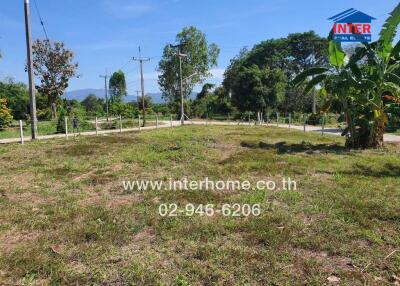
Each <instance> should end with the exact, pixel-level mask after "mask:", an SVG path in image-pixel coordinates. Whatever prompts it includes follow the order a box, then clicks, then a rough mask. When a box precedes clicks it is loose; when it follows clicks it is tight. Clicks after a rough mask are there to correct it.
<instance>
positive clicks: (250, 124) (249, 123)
mask: <svg viewBox="0 0 400 286" xmlns="http://www.w3.org/2000/svg"><path fill="white" fill-rule="evenodd" d="M249 125H251V119H250V112H249Z"/></svg>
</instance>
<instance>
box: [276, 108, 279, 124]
mask: <svg viewBox="0 0 400 286" xmlns="http://www.w3.org/2000/svg"><path fill="white" fill-rule="evenodd" d="M276 127H279V112H277V113H276Z"/></svg>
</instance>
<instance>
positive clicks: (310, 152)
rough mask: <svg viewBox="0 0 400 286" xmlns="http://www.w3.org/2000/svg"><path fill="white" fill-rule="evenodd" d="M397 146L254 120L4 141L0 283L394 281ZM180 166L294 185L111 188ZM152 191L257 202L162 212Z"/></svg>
mask: <svg viewBox="0 0 400 286" xmlns="http://www.w3.org/2000/svg"><path fill="white" fill-rule="evenodd" d="M399 153H400V148H399V146H396V145H387V146H386V147H385V149H382V150H367V151H348V150H346V149H345V148H344V147H343V139H342V138H340V137H336V136H324V137H323V136H321V135H318V134H311V133H307V134H304V133H302V132H297V131H293V130H292V131H289V130H285V129H278V128H272V127H270V128H264V127H255V126H252V127H248V126H229V127H228V126H223V127H217V126H208V127H205V126H185V127H178V128H172V129H160V130H158V131H150V132H142V133H131V134H123V135H116V134H114V135H112V136H111V135H110V136H99V137H87V138H84V137H78V138H76V140H73V139H70V140H69V141H67V140H65V139H57V140H51V141H41V142H33V143H27V144H26V145H24V146H20V145H17V144H16V145H2V146H0V158H1V168H0V253H1V255H0V284H11V285H14V284H18V285H20V284H22V285H49V284H51V285H324V284H328V283H329V282H328V280H327V279H328V277H330V276H335V277H338V278H340V279H341V280H340V283H341V285H375V284H378V285H386V284H390V283H394V282H396V279H397V278H396V277H399V276H400V252H399V251H397V252H393V251H395V250H399V248H400V235H399V232H400V188H399V186H400V156H399V155H400V154H399ZM184 177H186V178H188V179H189V180H200V179H203V178H205V177H209V178H210V179H215V180H227V179H241V180H249V181H250V182H253V183H254V182H256V181H257V180H260V179H275V180H279V179H280V178H282V177H291V178H292V179H294V180H296V181H297V184H298V189H297V191H276V192H269V191H267V192H265V191H261V190H257V189H253V190H252V191H249V192H229V191H223V192H218V191H192V192H189V191H169V192H166V191H148V192H125V191H124V190H123V188H122V181H123V180H136V179H148V180H168V179H169V178H172V179H182V178H184ZM161 203H177V204H179V205H180V206H183V205H184V204H187V203H194V204H200V203H203V204H207V203H213V204H215V205H221V204H223V203H241V204H243V203H252V204H253V203H259V204H261V207H262V214H261V216H260V217H248V218H240V217H239V218H238V217H223V216H222V215H215V216H213V217H201V216H193V217H177V218H162V217H160V216H159V215H158V207H159V205H160V204H161ZM391 253H392V254H391ZM389 254H391V255H390V256H388V255H389Z"/></svg>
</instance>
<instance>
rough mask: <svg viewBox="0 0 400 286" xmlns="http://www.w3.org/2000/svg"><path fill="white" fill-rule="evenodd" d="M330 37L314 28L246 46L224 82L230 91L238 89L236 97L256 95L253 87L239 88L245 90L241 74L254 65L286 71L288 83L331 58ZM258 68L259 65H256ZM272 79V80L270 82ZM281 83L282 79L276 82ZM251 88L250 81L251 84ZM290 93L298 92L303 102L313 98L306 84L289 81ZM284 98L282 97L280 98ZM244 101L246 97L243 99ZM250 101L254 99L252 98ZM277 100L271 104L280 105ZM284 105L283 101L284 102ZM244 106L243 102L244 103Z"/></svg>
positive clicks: (233, 62) (227, 72) (234, 61)
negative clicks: (291, 84)
mask: <svg viewBox="0 0 400 286" xmlns="http://www.w3.org/2000/svg"><path fill="white" fill-rule="evenodd" d="M326 43H327V40H326V39H325V38H322V37H319V36H318V35H317V34H316V33H315V32H313V31H310V32H306V33H296V34H290V35H288V37H286V38H280V39H272V40H267V41H263V42H261V43H260V44H257V45H255V46H254V48H253V49H251V50H247V49H242V50H241V51H240V53H239V55H238V56H237V57H235V58H234V59H232V60H231V63H230V65H229V66H228V68H227V69H226V71H225V74H224V81H223V86H224V88H225V90H226V91H227V93H228V94H229V93H232V94H233V93H235V97H236V98H237V97H238V96H240V97H241V98H245V97H247V96H252V94H253V93H254V91H253V90H246V89H245V88H239V90H240V92H241V93H242V94H240V95H239V94H238V91H239V90H237V87H238V84H237V83H238V82H239V81H241V79H240V76H241V75H243V68H246V69H252V66H254V65H255V66H257V67H258V68H259V69H260V70H263V69H269V70H270V71H273V72H274V73H275V72H276V73H282V72H283V73H284V75H285V76H286V80H285V82H286V83H288V81H290V80H291V79H293V78H294V77H295V76H296V75H297V74H298V73H300V72H302V71H303V70H305V69H308V68H309V67H312V66H315V65H322V66H325V65H326V64H327V62H328V57H327V54H328V49H327V46H326ZM253 70H254V71H256V69H253ZM276 79H279V77H276ZM270 83H271V82H270ZM276 84H277V85H278V86H280V85H281V83H280V82H279V81H278V82H276ZM247 86H248V88H251V86H250V85H247ZM286 89H287V91H288V92H287V95H288V96H290V95H293V94H296V95H297V96H298V97H299V98H301V99H300V100H301V101H302V102H309V101H308V99H307V98H303V97H308V96H306V95H304V93H303V87H295V88H294V87H291V86H289V85H287V87H286ZM282 99H283V98H279V100H278V101H280V100H282ZM241 101H242V100H241ZM249 101H251V100H250V99H249ZM276 102H277V101H273V102H272V106H269V107H274V108H276V107H278V108H279V107H280V106H279V105H276ZM237 103H238V104H239V103H240V102H239V101H237V100H236V101H235V102H234V104H237ZM281 106H283V105H281ZM311 106H312V101H311V102H310V106H304V108H305V109H307V110H308V109H310V108H311ZM261 108H262V106H258V108H257V110H260V109H261ZM240 109H243V106H241V107H240Z"/></svg>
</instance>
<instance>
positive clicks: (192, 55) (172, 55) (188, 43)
mask: <svg viewBox="0 0 400 286" xmlns="http://www.w3.org/2000/svg"><path fill="white" fill-rule="evenodd" d="M176 42H177V43H178V44H179V45H181V46H180V47H179V52H180V53H181V54H185V55H186V56H187V57H184V58H182V78H183V79H184V88H183V91H184V97H185V99H187V98H188V96H189V95H190V94H191V92H192V90H193V87H194V86H195V85H196V84H198V83H202V82H204V81H205V80H206V79H207V78H208V77H210V76H211V72H210V69H211V68H212V67H215V66H217V59H218V55H219V52H220V49H219V48H218V46H217V45H216V44H210V45H208V42H207V38H206V35H205V34H204V33H202V32H201V31H199V30H198V29H197V28H195V27H186V28H184V29H183V30H182V32H180V33H179V34H178V35H177V36H176ZM177 53H178V49H177V48H175V47H172V46H171V45H166V46H165V48H164V52H163V57H162V58H161V60H160V62H159V64H158V71H159V72H160V75H159V77H158V83H159V85H160V87H161V91H162V93H163V97H164V98H165V99H166V100H168V101H169V102H170V103H175V102H178V101H180V72H179V71H180V66H179V57H178V55H177ZM189 77H190V78H189ZM188 78H189V79H188ZM186 79H187V80H186Z"/></svg>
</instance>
